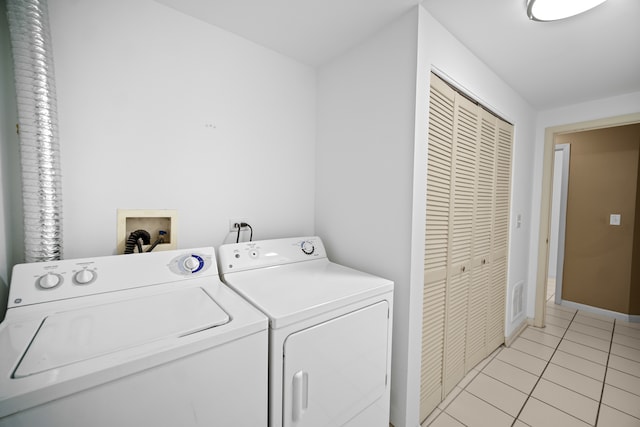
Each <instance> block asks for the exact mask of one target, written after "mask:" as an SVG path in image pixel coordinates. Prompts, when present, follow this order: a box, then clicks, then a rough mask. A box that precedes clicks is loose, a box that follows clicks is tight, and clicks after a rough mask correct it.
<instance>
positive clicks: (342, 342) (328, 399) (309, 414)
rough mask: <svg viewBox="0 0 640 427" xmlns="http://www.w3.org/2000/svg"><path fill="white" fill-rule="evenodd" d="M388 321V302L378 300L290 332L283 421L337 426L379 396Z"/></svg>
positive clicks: (382, 387)
mask: <svg viewBox="0 0 640 427" xmlns="http://www.w3.org/2000/svg"><path fill="white" fill-rule="evenodd" d="M388 325H389V304H388V303H387V301H381V302H378V303H376V304H373V305H370V306H368V307H365V308H362V309H360V310H357V311H354V312H351V313H348V314H345V315H343V316H340V317H338V318H335V319H332V320H330V321H327V322H324V323H321V324H319V325H316V326H313V327H311V328H308V329H304V330H302V331H299V332H296V333H294V334H291V335H290V336H289V337H288V338H287V339H286V340H285V343H284V361H283V363H284V370H283V372H284V374H283V375H284V378H283V383H284V386H283V388H284V390H283V406H284V408H283V425H284V426H285V427H289V426H296V427H302V426H304V427H314V426H317V427H329V426H341V425H344V424H345V423H346V422H347V421H348V420H349V419H351V418H353V417H354V416H355V415H357V414H358V413H359V412H361V411H362V410H363V409H365V408H366V407H368V406H369V405H371V404H372V403H373V402H375V401H376V400H377V399H378V398H380V397H381V396H382V395H383V394H384V391H385V387H386V384H387V380H388V378H387V357H388V351H387V350H388V347H387V344H388V332H389V331H388V329H389V326H388ZM387 423H388V420H382V425H386V424H387Z"/></svg>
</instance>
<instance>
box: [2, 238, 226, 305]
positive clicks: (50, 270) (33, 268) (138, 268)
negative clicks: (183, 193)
mask: <svg viewBox="0 0 640 427" xmlns="http://www.w3.org/2000/svg"><path fill="white" fill-rule="evenodd" d="M195 276H215V277H217V276H218V269H217V266H216V263H215V253H214V249H213V248H211V247H209V248H197V249H186V250H173V251H161V252H149V253H141V254H131V255H113V256H105V257H96V258H81V259H69V260H60V261H47V262H36V263H28V264H18V265H16V266H14V267H13V274H12V277H11V286H10V288H9V301H8V308H12V307H20V306H25V305H30V304H38V303H43V302H49V301H56V300H62V299H67V298H76V297H82V296H88V295H94V294H100V293H105V292H113V291H121V290H125V289H132V288H139V287H143V286H152V285H155V284H162V283H169V282H177V281H180V280H185V279H189V278H192V277H195Z"/></svg>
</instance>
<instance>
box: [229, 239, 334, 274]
mask: <svg viewBox="0 0 640 427" xmlns="http://www.w3.org/2000/svg"><path fill="white" fill-rule="evenodd" d="M326 257H327V255H326V252H325V249H324V245H323V243H322V240H321V239H320V238H319V237H295V238H290V239H275V240H261V241H256V242H244V243H232V244H229V245H222V246H220V249H219V250H218V262H219V269H220V272H221V273H222V274H225V273H231V272H235V271H244V270H252V269H255V268H264V267H270V266H276V265H282V264H290V263H294V262H303V261H309V260H313V259H320V258H326Z"/></svg>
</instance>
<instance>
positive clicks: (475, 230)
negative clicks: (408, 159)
mask: <svg viewBox="0 0 640 427" xmlns="http://www.w3.org/2000/svg"><path fill="white" fill-rule="evenodd" d="M429 108H430V113H429V141H428V159H427V210H426V224H425V260H424V266H425V267H424V293H423V323H422V367H421V396H420V415H421V419H422V420H424V419H425V418H426V417H427V416H428V414H429V413H430V412H431V411H432V410H433V409H434V408H435V407H436V406H437V405H438V404H439V403H440V402H441V401H442V400H443V399H444V398H445V397H446V395H447V394H448V393H449V392H450V391H451V390H452V389H453V388H454V387H455V386H456V385H457V383H458V382H459V381H460V380H461V379H462V378H463V377H464V375H465V374H466V373H467V372H468V371H470V370H471V369H472V368H473V367H474V366H475V365H476V364H477V363H478V362H480V361H481V360H482V359H483V358H484V357H486V356H487V355H488V354H489V353H490V352H492V351H493V350H494V349H495V348H497V347H498V346H499V345H500V344H502V343H503V342H504V317H505V316H504V313H505V293H506V285H507V244H508V232H509V188H510V174H511V145H512V142H511V141H512V138H513V127H512V126H511V125H509V124H508V123H505V122H503V121H502V120H500V119H498V118H496V117H495V116H494V115H492V114H491V113H489V112H487V111H486V110H484V109H483V108H482V107H480V106H478V105H476V104H474V103H473V102H471V101H469V100H468V99H467V98H465V97H464V96H462V95H460V94H458V93H457V92H456V91H455V90H454V89H453V88H451V87H450V86H448V85H447V84H446V83H444V82H443V81H442V80H440V79H439V78H438V77H436V76H434V75H432V79H431V91H430V102H429Z"/></svg>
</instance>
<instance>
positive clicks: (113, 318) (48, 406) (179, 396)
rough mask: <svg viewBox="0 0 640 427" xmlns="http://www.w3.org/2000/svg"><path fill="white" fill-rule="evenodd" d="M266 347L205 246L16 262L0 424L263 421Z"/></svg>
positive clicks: (260, 323)
mask: <svg viewBox="0 0 640 427" xmlns="http://www.w3.org/2000/svg"><path fill="white" fill-rule="evenodd" d="M267 348H268V334H267V318H266V316H264V315H263V314H262V313H260V312H259V311H258V310H256V309H255V308H254V307H252V306H251V305H250V304H248V303H247V302H246V301H244V300H243V299H242V298H241V297H239V296H238V295H237V294H236V293H235V292H233V291H231V290H230V289H229V288H228V287H227V286H225V285H224V284H223V283H222V282H220V278H219V275H218V270H217V265H216V261H215V253H214V250H213V248H199V249H191V250H176V251H164V252H151V253H144V254H135V255H117V256H108V257H98V258H85V259H76V260H63V261H51V262H41V263H32V264H20V265H17V266H15V267H14V269H13V276H12V280H11V287H10V291H9V309H8V310H7V315H6V318H5V320H4V321H3V322H2V324H0V349H2V351H0V426H3V427H5V426H6V427H9V426H12V427H13V426H30V427H38V426H43V427H44V426H46V427H87V426H91V427H114V426H118V427H122V426H130V427H141V426H154V427H157V426H166V427H175V426H181V427H184V426H204V425H206V426H225V427H226V426H234V427H235V426H244V427H255V426H266V425H267V386H268V383H267V381H268V379H267V378H268V377H267Z"/></svg>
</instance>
